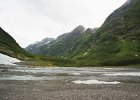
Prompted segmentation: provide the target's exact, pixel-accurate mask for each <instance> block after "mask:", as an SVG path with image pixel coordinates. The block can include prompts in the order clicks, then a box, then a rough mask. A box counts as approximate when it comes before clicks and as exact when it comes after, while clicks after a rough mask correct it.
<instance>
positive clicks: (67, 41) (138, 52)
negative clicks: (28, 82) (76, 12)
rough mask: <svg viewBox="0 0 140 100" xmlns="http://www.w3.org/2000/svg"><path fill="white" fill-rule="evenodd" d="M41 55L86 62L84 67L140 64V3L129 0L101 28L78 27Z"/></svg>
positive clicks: (58, 39) (48, 47)
mask: <svg viewBox="0 0 140 100" xmlns="http://www.w3.org/2000/svg"><path fill="white" fill-rule="evenodd" d="M41 49H42V50H44V51H43V52H41V54H43V55H44V54H46V55H51V56H58V57H62V58H72V59H79V60H83V64H85V66H93V65H95V66H97V65H99V66H100V65H130V64H138V63H140V0H127V1H126V2H125V4H123V5H122V6H121V7H120V8H118V9H116V10H115V11H114V12H113V13H111V14H110V15H109V16H108V17H107V19H106V20H105V22H104V23H103V25H102V26H101V27H100V28H99V29H95V30H94V29H86V30H85V28H84V27H83V26H81V25H80V26H78V27H77V28H75V29H74V30H73V31H71V32H69V33H65V34H63V35H60V36H59V37H58V38H57V39H56V40H54V41H52V42H50V43H48V45H47V46H43V47H42V48H41Z"/></svg>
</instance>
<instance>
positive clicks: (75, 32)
mask: <svg viewBox="0 0 140 100" xmlns="http://www.w3.org/2000/svg"><path fill="white" fill-rule="evenodd" d="M83 31H85V27H84V26H82V25H79V26H77V27H76V28H75V29H73V30H72V31H71V34H73V35H80V34H82V33H83Z"/></svg>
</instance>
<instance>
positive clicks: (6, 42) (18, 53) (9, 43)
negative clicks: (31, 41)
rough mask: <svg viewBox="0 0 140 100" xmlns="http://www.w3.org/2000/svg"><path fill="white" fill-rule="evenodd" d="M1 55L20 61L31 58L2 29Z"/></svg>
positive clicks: (0, 37)
mask: <svg viewBox="0 0 140 100" xmlns="http://www.w3.org/2000/svg"><path fill="white" fill-rule="evenodd" d="M0 53H2V54H6V55H8V56H11V57H15V58H18V59H27V57H29V56H31V55H30V54H28V53H27V52H26V51H25V50H24V49H22V48H21V47H20V46H19V44H18V43H17V42H16V41H15V40H14V39H13V38H12V37H11V36H10V35H9V34H8V33H7V32H5V31H4V30H3V29H2V28H1V27H0Z"/></svg>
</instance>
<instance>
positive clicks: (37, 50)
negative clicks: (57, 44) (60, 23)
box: [25, 38, 54, 54]
mask: <svg viewBox="0 0 140 100" xmlns="http://www.w3.org/2000/svg"><path fill="white" fill-rule="evenodd" d="M53 40H54V39H53V38H45V39H43V40H42V41H40V42H36V43H34V44H31V45H29V46H28V47H26V48H25V50H26V51H28V52H29V53H32V54H42V52H43V50H42V48H43V47H44V46H46V47H47V45H48V43H50V42H51V41H53Z"/></svg>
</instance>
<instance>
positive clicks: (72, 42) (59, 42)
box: [26, 25, 97, 58]
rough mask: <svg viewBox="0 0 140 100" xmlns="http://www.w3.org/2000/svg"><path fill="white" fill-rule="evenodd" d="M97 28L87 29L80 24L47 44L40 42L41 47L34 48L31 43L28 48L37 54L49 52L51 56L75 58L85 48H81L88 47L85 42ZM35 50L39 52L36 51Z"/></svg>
mask: <svg viewBox="0 0 140 100" xmlns="http://www.w3.org/2000/svg"><path fill="white" fill-rule="evenodd" d="M96 30H97V29H96V28H95V29H91V28H88V29H85V28H84V26H82V25H79V26H77V27H76V28H75V29H73V30H72V31H71V32H68V33H64V34H62V35H60V36H58V37H57V38H56V39H55V40H53V41H51V42H49V43H48V44H47V45H44V44H43V43H41V42H39V43H41V46H40V47H39V48H34V49H32V47H31V45H29V46H28V47H27V48H28V49H27V48H26V50H27V51H28V52H31V53H35V54H43V55H44V54H47V55H50V56H59V57H65V58H73V57H74V56H75V55H76V54H77V53H80V52H82V50H83V49H81V48H84V49H86V48H85V45H84V44H85V43H86V42H87V41H88V37H90V36H91V35H92V34H93V33H95V32H96ZM85 33H86V34H85ZM29 50H30V51H29ZM34 50H35V51H39V52H34Z"/></svg>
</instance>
